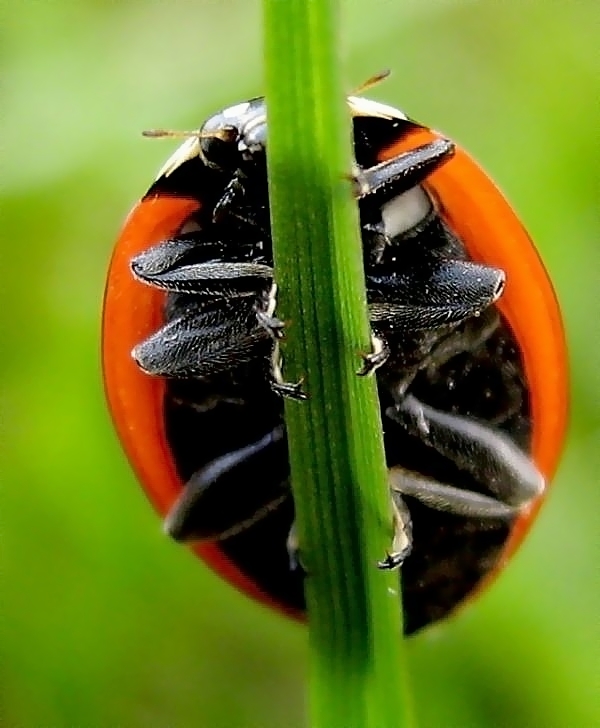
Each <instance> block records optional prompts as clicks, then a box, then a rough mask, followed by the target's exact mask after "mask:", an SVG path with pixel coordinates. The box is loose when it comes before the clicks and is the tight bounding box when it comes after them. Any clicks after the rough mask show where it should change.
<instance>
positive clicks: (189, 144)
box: [156, 136, 200, 179]
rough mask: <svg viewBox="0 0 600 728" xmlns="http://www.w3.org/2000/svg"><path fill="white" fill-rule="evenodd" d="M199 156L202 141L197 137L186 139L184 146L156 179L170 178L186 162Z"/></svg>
mask: <svg viewBox="0 0 600 728" xmlns="http://www.w3.org/2000/svg"><path fill="white" fill-rule="evenodd" d="M198 156H200V139H199V138H198V137H197V136H192V137H190V138H189V139H186V140H185V141H184V142H183V144H182V145H181V146H180V147H178V148H177V149H176V150H175V152H174V153H173V154H172V155H171V156H170V157H169V158H168V159H167V161H166V162H165V163H164V164H163V166H162V167H161V169H160V171H159V173H158V174H157V175H156V179H160V178H161V177H168V176H169V175H171V174H173V172H174V171H175V170H176V169H178V168H179V167H181V165H182V164H183V163H184V162H187V161H188V160H190V159H194V157H198Z"/></svg>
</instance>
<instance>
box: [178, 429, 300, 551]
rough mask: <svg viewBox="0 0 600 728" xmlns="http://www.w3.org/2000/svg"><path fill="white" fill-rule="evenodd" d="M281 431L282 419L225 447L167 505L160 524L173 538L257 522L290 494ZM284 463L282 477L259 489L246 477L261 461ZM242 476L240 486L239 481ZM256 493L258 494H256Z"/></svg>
mask: <svg viewBox="0 0 600 728" xmlns="http://www.w3.org/2000/svg"><path fill="white" fill-rule="evenodd" d="M285 447H286V444H285V432H284V428H283V426H282V425H280V426H278V427H276V428H274V429H273V430H272V431H271V432H269V433H267V434H266V435H265V436H264V437H262V438H261V439H260V440H257V441H256V442H253V443H252V444H250V445H247V446H246V447H242V448H240V449H239V450H234V451H233V452H230V453H226V454H225V455H222V456H221V457H219V458H217V459H216V460H213V461H212V462H210V463H208V464H207V465H205V466H204V467H203V468H202V469H201V470H199V471H198V472H196V473H194V475H192V477H191V478H190V479H189V481H188V482H187V484H186V486H185V488H184V489H183V491H182V493H181V495H180V496H179V498H178V499H177V501H176V502H175V504H174V505H173V506H172V508H171V510H170V511H169V513H168V515H167V517H166V519H165V523H164V528H165V531H166V532H167V533H168V534H169V535H170V536H172V537H173V538H174V539H176V540H177V541H187V540H202V539H220V540H222V539H226V538H230V537H231V536H234V535H236V534H237V533H240V532H242V531H244V530H245V529H247V528H249V527H250V526H252V525H254V524H255V523H257V522H258V521H259V520H260V519H261V518H264V517H265V516H267V515H268V514H269V513H271V512H272V511H273V510H275V509H276V508H278V507H279V505H281V503H283V501H284V500H285V499H286V498H288V497H289V485H288V482H287V474H286V472H284V469H286V470H287V464H286V463H287V459H286V458H285V457H284V455H285V453H284V452H283V450H284V449H285ZM273 462H276V463H282V465H281V469H282V472H281V474H280V475H281V479H279V478H277V477H275V478H271V480H273V481H274V482H275V483H276V484H275V486H273V487H271V488H269V489H266V490H265V489H259V488H256V487H255V485H256V484H255V483H254V482H250V481H248V480H247V476H246V474H245V470H246V469H251V472H255V471H256V470H257V469H260V468H261V467H262V466H263V464H264V466H265V467H268V466H269V463H271V465H272V464H273ZM240 482H241V486H240ZM257 494H258V495H260V496H261V498H260V500H256V498H255V497H254V496H256V495H257Z"/></svg>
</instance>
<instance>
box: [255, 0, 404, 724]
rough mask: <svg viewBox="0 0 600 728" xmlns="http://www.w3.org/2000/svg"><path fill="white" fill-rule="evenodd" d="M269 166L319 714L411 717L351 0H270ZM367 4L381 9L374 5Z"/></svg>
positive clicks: (344, 720)
mask: <svg viewBox="0 0 600 728" xmlns="http://www.w3.org/2000/svg"><path fill="white" fill-rule="evenodd" d="M263 4H264V14H265V36H266V38H265V46H266V47H265V53H266V88H267V99H268V117H269V139H268V169H269V197H270V206H271V219H272V233H273V241H274V248H275V253H274V254H275V277H276V280H277V283H278V286H279V293H278V308H277V316H278V317H279V318H282V319H283V320H284V321H285V322H286V340H285V342H284V344H283V346H282V349H283V351H284V353H285V362H284V364H285V367H284V375H285V378H286V379H287V380H288V381H295V380H296V379H299V378H303V389H304V391H306V392H307V394H308V395H309V397H310V399H309V400H308V401H306V402H295V401H289V400H288V401H286V404H285V414H286V426H287V433H288V439H289V447H290V462H291V473H292V486H293V493H294V502H295V506H296V518H297V529H298V537H299V543H300V548H301V559H302V564H303V566H304V568H305V570H306V572H307V577H306V581H305V591H306V601H307V608H308V614H309V630H310V636H309V641H310V651H311V687H310V706H311V720H312V722H311V725H312V726H313V727H314V728H401V727H402V726H406V725H409V715H408V713H409V711H408V709H407V704H408V701H407V698H406V675H405V672H404V669H403V667H402V663H401V660H400V657H401V649H402V638H401V634H402V630H401V624H400V618H401V601H400V587H399V581H398V575H397V573H394V574H387V573H383V572H381V571H380V570H378V569H377V567H376V564H377V561H378V560H379V559H381V558H383V557H384V556H385V553H386V550H387V549H389V547H390V543H391V536H392V525H391V513H390V501H389V491H388V486H387V477H386V467H385V456H384V449H383V440H382V435H381V421H380V412H379V403H378V398H377V391H376V386H375V380H374V378H372V377H371V378H369V377H367V378H361V377H358V376H356V371H357V370H358V369H359V368H360V366H361V359H360V353H361V352H362V353H366V352H368V351H370V348H371V343H370V328H369V323H368V317H367V305H366V293H365V281H364V271H363V259H362V246H361V237H360V227H359V220H358V211H357V205H356V202H355V201H354V200H353V196H352V186H351V183H350V180H349V176H350V171H351V169H352V146H351V139H352V131H351V121H350V114H349V111H348V107H347V105H346V103H345V98H344V96H345V94H344V91H343V84H342V79H341V73H340V68H339V66H340V60H339V38H338V31H339V22H338V14H339V3H338V2H337V1H336V0H264V3H263ZM365 9H366V8H365Z"/></svg>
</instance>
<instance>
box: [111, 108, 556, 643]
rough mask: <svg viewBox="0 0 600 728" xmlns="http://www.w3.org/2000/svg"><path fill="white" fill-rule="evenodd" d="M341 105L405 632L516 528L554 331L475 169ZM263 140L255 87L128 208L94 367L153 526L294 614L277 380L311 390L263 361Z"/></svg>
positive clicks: (445, 605) (543, 281) (545, 475)
mask: <svg viewBox="0 0 600 728" xmlns="http://www.w3.org/2000/svg"><path fill="white" fill-rule="evenodd" d="M348 107H349V110H350V113H351V116H352V123H353V131H354V156H355V162H356V166H355V170H354V173H353V181H354V193H355V196H356V198H357V201H358V205H359V210H360V220H361V232H362V244H363V258H364V268H365V275H366V283H367V300H368V312H369V317H370V322H371V329H372V335H373V352H372V353H371V354H369V355H367V356H366V357H365V358H364V362H363V366H362V368H361V371H360V373H361V374H373V375H374V376H375V377H376V379H377V387H378V394H379V401H380V407H381V416H382V421H383V428H384V442H385V452H386V461H387V466H388V473H389V486H390V500H391V504H392V509H393V513H394V524H395V535H394V538H393V542H392V544H391V545H390V553H389V555H388V556H387V557H385V558H384V559H382V561H381V563H380V564H379V566H380V567H381V568H398V567H400V566H401V570H402V592H403V605H404V625H405V631H406V632H407V633H413V632H415V631H416V630H419V629H420V628H422V627H424V626H426V625H428V624H431V623H433V622H435V621H437V620H439V619H441V618H443V617H445V616H446V615H448V614H449V613H450V612H451V611H453V610H454V609H455V608H456V607H457V606H458V605H459V604H460V603H461V602H463V601H464V600H465V599H466V598H467V597H468V596H469V595H471V594H473V593H474V592H475V591H477V590H479V588H480V587H481V586H482V585H483V584H485V583H487V582H488V581H489V580H490V578H491V576H492V575H493V574H495V573H497V572H498V571H499V570H500V569H501V568H502V566H503V565H504V563H505V562H506V561H507V559H508V557H509V556H510V554H511V553H512V552H513V551H514V549H515V548H516V546H517V545H518V544H519V542H520V541H521V540H522V538H523V536H524V535H525V533H526V531H527V529H528V528H529V525H530V523H531V521H532V519H533V517H534V516H535V514H536V512H537V510H538V508H539V506H540V503H541V501H542V499H543V497H544V494H545V491H546V485H547V482H548V480H549V479H550V477H551V476H552V474H553V472H554V470H555V467H556V464H557V458H558V455H559V451H560V448H561V444H562V440H563V436H564V430H565V422H566V402H567V385H566V364H565V359H566V356H565V345H564V338H563V330H562V325H561V319H560V313H559V309H558V306H557V302H556V299H555V296H554V293H553V290H552V286H551V283H550V282H549V280H548V277H547V275H546V273H545V271H544V268H543V265H542V263H541V262H540V259H539V257H538V255H537V253H536V251H535V248H534V247H533V244H532V242H531V240H530V239H529V237H528V235H527V233H526V232H525V230H524V229H523V227H522V226H521V224H520V222H519V221H518V219H517V218H516V216H515V214H514V213H513V211H512V210H511V208H510V206H509V205H508V203H507V202H506V201H505V199H504V198H503V197H502V195H501V194H500V192H499V191H498V190H497V189H496V187H495V186H494V184H493V183H492V182H491V181H490V179H489V178H488V177H487V176H486V174H485V173H484V172H483V171H482V170H481V169H480V168H479V167H478V166H477V165H476V164H475V162H473V161H472V160H471V159H470V157H469V156H468V155H467V154H466V153H465V152H464V151H462V150H461V149H460V148H458V147H457V146H456V145H455V144H454V143H452V142H451V141H449V140H448V139H446V138H444V137H443V136H442V135H440V134H438V133H437V132H435V131H433V130H431V129H429V128H428V127H425V126H422V125H420V124H418V123H416V122H414V121H412V120H411V119H409V118H408V117H407V116H406V115H405V114H404V113H402V112H401V111H398V110H396V109H394V108H391V107H389V106H386V105H383V104H380V103H376V102H373V101H370V100H367V99H365V98H362V97H359V96H351V97H349V98H348ZM165 134H166V132H165ZM157 135H161V133H157ZM266 140H267V122H266V107H265V100H264V99H263V98H255V99H252V100H250V101H247V102H244V103H240V104H237V105H235V106H232V107H230V108H227V109H225V110H223V111H221V112H219V113H218V114H216V115H215V116H213V117H211V118H209V119H208V120H207V121H206V122H205V123H204V124H203V126H202V127H201V129H200V130H199V131H198V132H194V133H190V134H189V136H188V138H187V139H186V140H185V142H184V143H183V144H182V146H181V147H180V148H179V149H178V150H177V151H176V152H175V153H174V154H173V155H172V156H171V157H170V159H169V160H168V161H167V162H166V164H165V165H164V167H163V168H162V169H161V171H160V173H159V175H158V177H157V179H156V181H155V182H154V184H152V186H151V187H150V189H149V190H148V192H147V193H146V194H145V195H144V197H143V198H142V200H141V201H140V202H139V203H138V204H137V206H136V207H135V208H134V210H133V211H132V213H131V214H130V216H129V218H128V220H127V222H126V223H125V226H124V229H123V231H122V233H121V236H120V238H119V240H118V242H117V245H116V248H115V251H114V254H113V257H112V262H111V264H110V270H109V274H108V282H107V287H106V295H105V302H104V320H103V360H104V361H103V363H104V377H105V384H106V392H107V397H108V401H109V405H110V409H111V411H112V416H113V419H114V422H115V425H116V429H117V431H118V433H119V436H120V438H121V440H122V443H123V446H124V449H125V451H126V453H127V455H128V457H129V459H130V461H131V464H132V466H133V468H134V470H135V471H136V473H137V476H138V478H139V479H140V481H141V482H142V483H143V485H144V488H145V489H146V491H147V493H148V495H149V497H150V499H151V501H152V502H153V503H154V505H155V507H156V508H157V509H158V511H159V512H160V513H161V514H162V515H164V516H165V529H166V531H167V532H168V533H169V534H170V535H171V536H172V537H173V538H174V539H176V540H178V541H185V542H190V543H191V545H192V547H193V549H194V550H195V551H196V552H197V553H198V555H199V556H200V557H201V558H202V559H203V560H204V561H205V562H206V563H207V564H209V566H210V567H212V568H213V569H214V570H215V571H216V572H218V573H219V574H221V575H222V576H223V577H224V578H225V579H227V580H228V581H230V582H231V583H232V584H234V585H235V586H237V587H238V588H239V589H240V590H242V591H243V592H245V593H247V594H248V595H250V596H251V597H253V598H255V599H257V600H259V601H260V602H262V603H265V604H268V605H270V606H272V607H275V608H277V609H279V610H280V611H282V612H284V613H286V614H288V615H292V616H295V617H299V618H301V617H302V616H303V612H304V608H305V603H304V594H303V580H304V578H305V574H304V572H303V570H302V569H301V568H299V566H298V559H297V553H296V551H297V545H296V543H295V537H294V504H293V499H292V495H291V490H290V482H289V480H290V477H289V462H288V451H287V439H286V430H285V420H284V408H283V397H285V396H291V397H296V398H299V399H300V398H302V397H304V396H306V395H307V394H308V395H309V396H310V391H308V392H303V391H301V390H300V389H299V388H298V387H297V386H294V385H289V384H287V383H286V382H285V381H283V378H282V376H281V371H280V366H279V364H280V362H279V358H278V356H279V355H278V347H279V344H278V340H279V338H280V337H281V336H282V334H283V323H282V322H281V321H279V320H278V319H277V317H276V315H275V306H276V302H277V301H276V297H277V294H276V291H277V289H276V281H275V280H274V278H273V252H272V244H271V234H270V220H269V198H268V188H267V173H266V155H265V149H266ZM309 374H310V373H309ZM307 382H308V384H309V383H310V375H309V376H308V379H307Z"/></svg>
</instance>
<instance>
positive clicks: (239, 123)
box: [199, 97, 267, 171]
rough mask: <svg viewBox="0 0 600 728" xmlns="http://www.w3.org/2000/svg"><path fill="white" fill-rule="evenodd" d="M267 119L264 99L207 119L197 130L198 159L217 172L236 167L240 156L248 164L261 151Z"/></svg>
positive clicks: (263, 144)
mask: <svg viewBox="0 0 600 728" xmlns="http://www.w3.org/2000/svg"><path fill="white" fill-rule="evenodd" d="M266 137H267V117H266V106H265V100H264V98H262V97H260V98H256V99H251V100H250V101H245V102H243V103H241V104H236V105H235V106H230V107H229V108H227V109H224V110H223V111H220V112H219V113H218V114H215V115H214V116H211V117H210V118H209V119H207V121H205V122H204V124H203V125H202V128H201V129H200V133H199V139H200V156H201V157H202V158H203V159H204V161H205V162H206V164H208V165H209V166H211V167H216V168H218V169H221V170H228V171H229V170H234V169H236V168H238V167H239V163H240V157H241V158H242V160H244V161H250V160H252V159H253V157H254V156H255V155H256V154H257V153H260V152H263V151H264V148H265V143H266Z"/></svg>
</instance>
